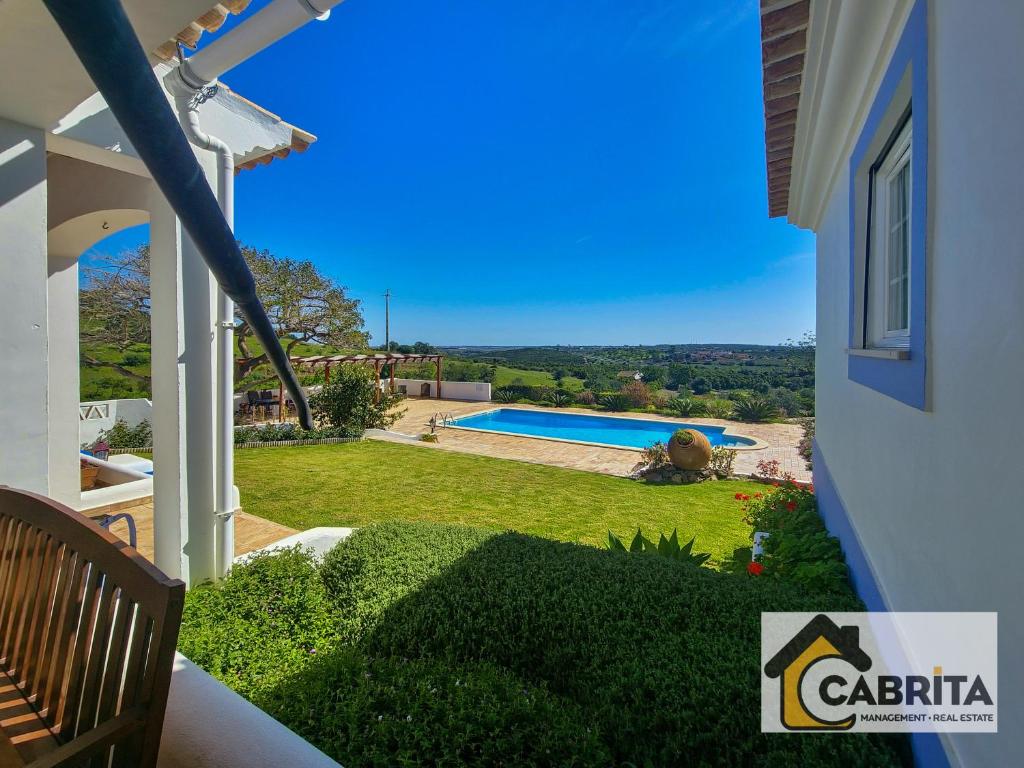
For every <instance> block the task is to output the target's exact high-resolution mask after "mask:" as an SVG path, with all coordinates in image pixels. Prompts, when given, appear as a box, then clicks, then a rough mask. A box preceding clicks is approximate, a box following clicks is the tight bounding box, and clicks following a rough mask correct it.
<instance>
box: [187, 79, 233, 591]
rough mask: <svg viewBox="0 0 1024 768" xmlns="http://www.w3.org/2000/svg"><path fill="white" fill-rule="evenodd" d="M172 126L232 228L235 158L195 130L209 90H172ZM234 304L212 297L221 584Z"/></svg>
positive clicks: (227, 539) (227, 532) (226, 541)
mask: <svg viewBox="0 0 1024 768" xmlns="http://www.w3.org/2000/svg"><path fill="white" fill-rule="evenodd" d="M172 92H173V95H174V104H175V106H176V107H177V109H178V122H179V123H180V124H181V128H182V130H183V131H184V132H185V136H187V137H188V140H189V141H190V142H192V143H193V144H194V145H196V146H197V147H200V148H201V149H206V150H209V151H211V152H215V153H216V154H217V201H218V202H219V203H220V210H221V213H223V214H224V221H225V222H227V225H228V227H230V228H231V229H232V230H234V228H235V156H234V153H233V152H232V151H231V147H229V146H228V145H227V143H226V142H224V141H223V140H222V139H219V138H217V137H216V136H213V135H211V134H208V133H205V132H204V131H203V129H202V128H201V127H200V124H199V105H200V104H201V103H202V102H203V101H204V100H205V99H206V98H207V96H208V94H209V92H210V89H207V88H204V89H202V90H200V91H196V92H192V91H191V89H186V88H174V89H172ZM234 348H235V303H234V302H233V301H232V300H231V299H230V297H228V296H227V295H226V294H225V293H224V291H221V290H218V291H217V369H216V370H217V374H216V376H215V380H216V383H217V396H216V411H217V432H216V434H217V454H216V455H217V469H216V474H215V478H214V485H215V490H214V517H215V521H216V523H215V530H216V540H217V564H216V568H217V575H218V576H220V577H221V578H223V577H224V576H227V573H228V571H229V570H230V569H231V563H232V561H233V560H234V557H235V511H236V509H235V494H234V490H235V419H234V412H235V397H234V393H235V387H234V381H235V369H234V362H235V361H234Z"/></svg>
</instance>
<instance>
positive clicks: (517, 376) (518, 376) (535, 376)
mask: <svg viewBox="0 0 1024 768" xmlns="http://www.w3.org/2000/svg"><path fill="white" fill-rule="evenodd" d="M506 384H524V385H526V386H528V387H553V386H555V377H554V376H552V375H551V374H550V373H548V372H547V371H528V370H526V369H525V368H509V367H507V366H504V365H499V366H497V368H496V370H495V372H494V381H493V382H492V386H493V387H494V388H497V387H503V386H505V385H506ZM562 386H563V387H564V388H565V389H568V390H571V391H573V392H579V391H580V390H582V389H583V379H577V378H576V377H575V376H566V377H565V378H564V379H562Z"/></svg>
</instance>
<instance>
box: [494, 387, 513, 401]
mask: <svg viewBox="0 0 1024 768" xmlns="http://www.w3.org/2000/svg"><path fill="white" fill-rule="evenodd" d="M493 397H494V399H495V400H497V401H498V402H499V403H514V402H515V401H516V393H515V392H513V391H512V390H511V389H505V388H504V387H503V388H501V389H496V390H494V396H493Z"/></svg>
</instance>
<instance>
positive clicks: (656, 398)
mask: <svg viewBox="0 0 1024 768" xmlns="http://www.w3.org/2000/svg"><path fill="white" fill-rule="evenodd" d="M674 399H675V398H673V397H669V396H668V395H666V394H665V393H664V392H655V393H654V395H652V397H651V404H652V405H653V406H654V407H655V408H658V409H660V410H664V409H665V408H668V406H669V403H671V402H672V401H673V400H674Z"/></svg>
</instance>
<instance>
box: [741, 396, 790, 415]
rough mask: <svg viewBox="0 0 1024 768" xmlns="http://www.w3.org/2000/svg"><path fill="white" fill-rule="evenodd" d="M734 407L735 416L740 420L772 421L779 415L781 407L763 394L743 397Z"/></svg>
mask: <svg viewBox="0 0 1024 768" xmlns="http://www.w3.org/2000/svg"><path fill="white" fill-rule="evenodd" d="M733 408H734V411H735V418H737V419H739V420H740V421H771V420H772V419H774V418H776V417H777V416H778V415H779V409H778V408H777V407H776V406H775V403H773V402H772V401H771V400H769V399H768V398H767V397H762V396H761V395H747V396H746V397H741V398H739V399H738V400H737V401H736V403H735V404H734V406H733Z"/></svg>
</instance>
